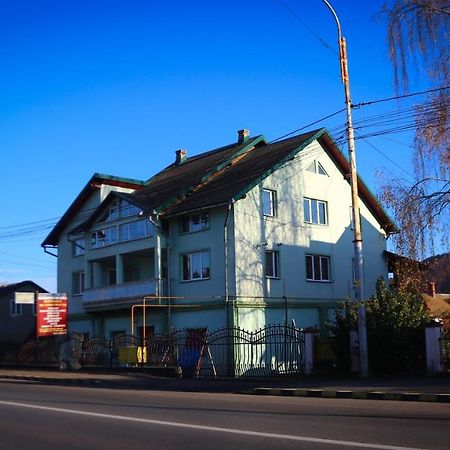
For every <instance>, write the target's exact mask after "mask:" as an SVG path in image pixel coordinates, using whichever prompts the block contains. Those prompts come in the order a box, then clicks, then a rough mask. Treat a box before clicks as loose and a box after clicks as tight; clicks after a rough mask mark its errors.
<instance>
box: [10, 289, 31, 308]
mask: <svg viewBox="0 0 450 450" xmlns="http://www.w3.org/2000/svg"><path fill="white" fill-rule="evenodd" d="M14 300H15V302H16V304H22V305H24V304H25V305H27V304H28V305H34V292H14Z"/></svg>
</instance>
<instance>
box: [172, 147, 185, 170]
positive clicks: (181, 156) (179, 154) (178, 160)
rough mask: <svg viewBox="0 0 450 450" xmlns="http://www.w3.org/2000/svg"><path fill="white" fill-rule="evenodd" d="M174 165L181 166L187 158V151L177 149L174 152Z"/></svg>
mask: <svg viewBox="0 0 450 450" xmlns="http://www.w3.org/2000/svg"><path fill="white" fill-rule="evenodd" d="M175 155H176V157H175V164H176V165H177V166H179V165H180V164H183V163H184V162H185V161H186V157H187V150H183V149H181V148H180V149H179V150H177V151H176V152H175Z"/></svg>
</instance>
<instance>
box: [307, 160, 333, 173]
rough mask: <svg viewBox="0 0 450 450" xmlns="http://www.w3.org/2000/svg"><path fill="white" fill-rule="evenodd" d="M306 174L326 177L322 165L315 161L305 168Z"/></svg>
mask: <svg viewBox="0 0 450 450" xmlns="http://www.w3.org/2000/svg"><path fill="white" fill-rule="evenodd" d="M306 170H307V171H308V172H313V173H316V174H317V175H325V176H328V174H327V171H326V170H325V169H324V168H323V166H322V164H320V162H319V161H317V159H315V160H314V161H313V162H312V163H311V164H310V165H309V166H308V167H307V168H306Z"/></svg>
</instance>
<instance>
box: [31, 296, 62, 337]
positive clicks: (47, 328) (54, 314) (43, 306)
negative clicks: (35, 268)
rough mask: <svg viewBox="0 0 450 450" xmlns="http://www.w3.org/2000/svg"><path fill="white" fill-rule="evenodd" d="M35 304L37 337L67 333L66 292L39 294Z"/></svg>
mask: <svg viewBox="0 0 450 450" xmlns="http://www.w3.org/2000/svg"><path fill="white" fill-rule="evenodd" d="M36 306H37V308H36V320H37V327H36V328H37V336H38V337H44V336H54V335H58V334H67V295H66V294H39V295H38V299H37V302H36Z"/></svg>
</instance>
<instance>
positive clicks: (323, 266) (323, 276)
mask: <svg viewBox="0 0 450 450" xmlns="http://www.w3.org/2000/svg"><path fill="white" fill-rule="evenodd" d="M306 279H307V280H308V281H330V257H329V256H322V255H306Z"/></svg>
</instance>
